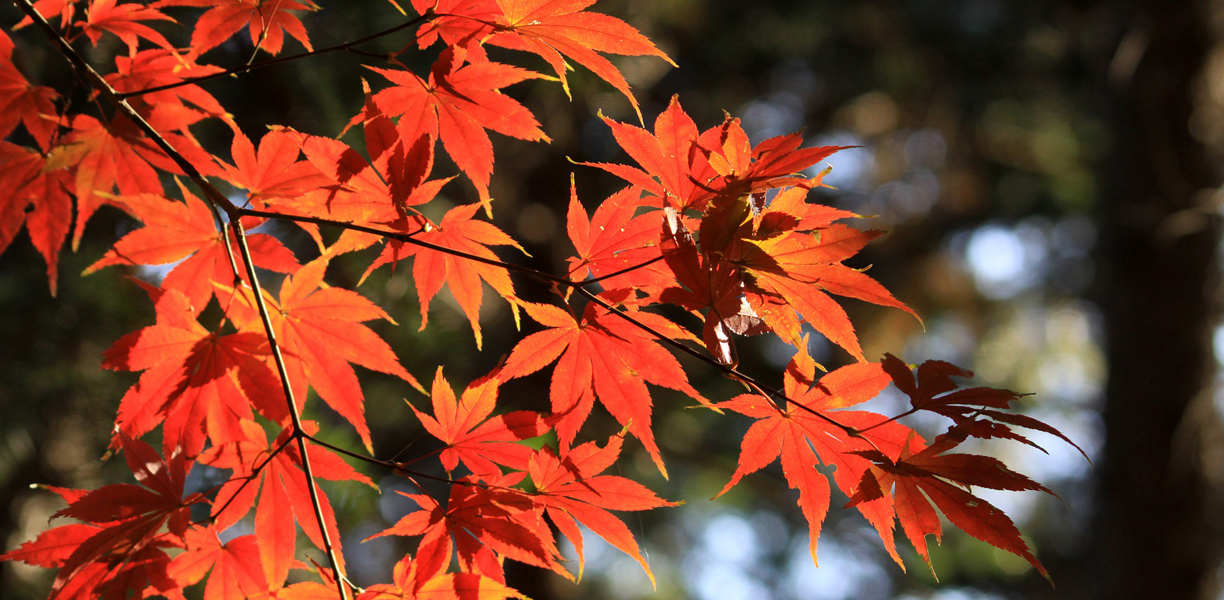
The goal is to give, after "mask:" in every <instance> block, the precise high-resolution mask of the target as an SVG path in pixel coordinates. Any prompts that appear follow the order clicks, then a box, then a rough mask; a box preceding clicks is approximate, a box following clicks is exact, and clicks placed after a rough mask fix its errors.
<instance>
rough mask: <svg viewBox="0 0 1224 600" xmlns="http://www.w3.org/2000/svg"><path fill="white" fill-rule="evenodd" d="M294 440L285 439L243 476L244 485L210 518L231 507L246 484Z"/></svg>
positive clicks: (214, 517)
mask: <svg viewBox="0 0 1224 600" xmlns="http://www.w3.org/2000/svg"><path fill="white" fill-rule="evenodd" d="M292 441H293V438H291V437H290V438H286V439H285V441H283V442H281V443H280V445H279V446H277V447H276V449H275V450H273V451H272V452H270V453H269V454H268V456H267V458H265V459H264V460H263V462H261V463H259V464H258V465H255V468H254V469H252V470H251V472H250V473H248V474H247V475H245V476H243V479H244V480H245V481H243V482H242V485H240V486H238V489H237V490H235V491H234V493H233V494H231V495H230V497H229V499H228V500H226V501H225V504H222V505H221V508H218V509H217V510H216V511H215V513H214V514H212V515H209V517H208V520H210V521H215V520H216V519H217V517H218V516H219V515H220V514H221V513H223V512H225V509H227V508H229V505H230V504H233V503H234V499H235V498H237V497H238V494H241V493H242V490H244V489H246V486H247V485H249V484H250V483H251V482H252V481H254V480H255V478H256V477H258V476H259V474H260V473H261V472H263V470H264V467H266V466H268V463H270V462H272V459H274V458H276V455H277V454H280V453H281V451H282V450H284V449H285V447H286V446H288V445H289V443H290V442H292ZM230 481H233V479H230ZM226 483H229V481H227V482H226ZM222 485H224V484H222Z"/></svg>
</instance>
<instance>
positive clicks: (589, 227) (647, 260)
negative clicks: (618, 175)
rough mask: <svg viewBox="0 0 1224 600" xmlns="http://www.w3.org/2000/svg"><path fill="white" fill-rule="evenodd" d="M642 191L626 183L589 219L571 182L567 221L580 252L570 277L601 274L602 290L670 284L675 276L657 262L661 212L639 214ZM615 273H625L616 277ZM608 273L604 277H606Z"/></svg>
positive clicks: (655, 286) (596, 276)
mask: <svg viewBox="0 0 1224 600" xmlns="http://www.w3.org/2000/svg"><path fill="white" fill-rule="evenodd" d="M641 195H642V192H641V190H640V189H638V188H636V187H627V188H625V189H623V190H621V191H619V192H617V193H615V194H613V195H612V196H610V197H608V199H606V200H604V201H603V202H602V203H600V205H599V208H597V209H595V214H594V215H592V216H591V217H589V218H588V217H587V212H586V209H585V208H583V206H582V202H580V201H579V200H578V191H577V189H576V188H575V187H574V185H573V181H572V178H571V182H570V203H569V213H568V219H567V225H566V232H567V233H568V234H569V239H570V242H572V243H573V244H574V249H575V250H577V256H574V257H572V258H570V259H569V278H570V279H572V280H575V281H581V280H583V279H586V277H587V276H588V274H589V275H590V276H592V277H595V278H600V285H602V286H603V287H604V289H608V290H614V289H619V288H636V289H644V290H650V289H657V288H662V287H665V286H666V282H667V281H668V280H669V279H670V277H671V274H670V273H669V272H668V270H667V267H666V266H665V265H660V264H658V262H654V263H653V264H652V261H657V260H658V259H659V258H660V256H661V254H660V252H659V229H660V227H661V226H662V221H661V216H662V213H660V212H658V211H650V212H647V213H645V214H640V215H639V214H636V212H637V209H638V208H639V207H640V206H641ZM616 273H621V274H619V275H616ZM605 277H606V279H604V278H605Z"/></svg>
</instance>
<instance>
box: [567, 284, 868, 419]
mask: <svg viewBox="0 0 1224 600" xmlns="http://www.w3.org/2000/svg"><path fill="white" fill-rule="evenodd" d="M575 289H577V290H578V293H579V294H581V295H583V296H585V297H586V298H587V299H588V300H590V301H591V302H594V303H595V304H598V305H599V306H601V307H603V308H604V310H607V311H609V312H611V313H614V314H616V315H617V316H619V317H620V318H622V319H624V320H626V321H628V322H630V323H632V324H633V325H635V326H636V327H637V328H638V329H641V330H642V331H645V332H647V333H649V334H650V335H653V336H654V337H655V338H656V339H658V340H659V341H660V342H662V343H664V344H667V345H668V346H671V347H672V348H675V349H677V350H680V351H681V352H684V353H685V354H688V355H689V356H692V357H694V358H696V359H697V360H700V361H701V362H704V363H706V364H709V365H711V366H713V367H714V368H716V369H718V370H720V371H722V372H723V374H724V375H726V376H728V377H730V378H732V379H735V380H737V381H742V382H744V383H746V384H748V385H749V386H751V387H755V388H757V389H758V391H760V392H764V395H765V397H767V398H771V397H776V398H779V399H781V400H782V401H784V402H786V403H788V404H790V405H792V406H797V407H799V408H800V409H801V410H803V411H806V412H808V413H810V414H812V415H813V416H815V417H818V418H820V419H822V420H824V421H826V422H828V423H829V424H830V425H833V426H834V427H837V428H838V429H841V430H842V431H844V432H846V434H847V435H850V436H854V437H859V431H858V430H857V429H855V428H854V427H851V426H849V425H844V424H842V423H840V422H838V421H836V420H834V419H833V418H832V417H829V416H828V415H825V414H823V413H821V412H819V411H817V410H816V409H814V408H811V407H810V406H807V405H806V404H803V403H801V402H798V401H795V400H791V399H790V398H789V397H787V395H786V394H783V393H782V392H780V391H778V390H776V389H774V388H772V387H770V386H768V385H765V384H764V383H761V382H760V381H757V380H756V378H754V377H752V376H750V375H745V374H743V373H741V372H739V371H737V370H736V369H735V367H732V366H731V365H725V364H723V363H720V362H718V361H717V360H714V358H712V357H710V356H706V355H705V354H702V353H701V352H699V351H697V350H694V349H693V348H690V347H688V346H686V345H684V344H682V343H680V342H678V341H676V340H674V339H672V338H671V337H670V336H668V335H666V334H664V333H662V332H660V331H658V330H656V329H655V328H653V327H651V326H649V325H647V324H645V323H643V322H641V321H639V320H637V319H635V318H633V316H632V315H630V314H629V313H627V312H625V311H623V310H621V309H619V308H616V307H615V306H613V305H611V304H609V303H608V302H607V301H606V300H604V299H603V298H600V297H599V296H597V295H595V294H594V293H592V292H591V291H589V290H587V289H586V288H582V287H578V288H575Z"/></svg>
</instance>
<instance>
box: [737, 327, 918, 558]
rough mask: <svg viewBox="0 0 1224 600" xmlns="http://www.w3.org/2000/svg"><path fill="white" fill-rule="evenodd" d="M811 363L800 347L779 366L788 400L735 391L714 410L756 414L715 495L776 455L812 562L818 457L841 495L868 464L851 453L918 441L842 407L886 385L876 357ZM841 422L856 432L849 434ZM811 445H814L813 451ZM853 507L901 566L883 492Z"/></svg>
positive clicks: (854, 486)
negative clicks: (820, 367)
mask: <svg viewBox="0 0 1224 600" xmlns="http://www.w3.org/2000/svg"><path fill="white" fill-rule="evenodd" d="M814 374H815V363H814V362H813V361H812V359H811V357H810V356H808V354H807V351H806V344H804V345H803V346H801V349H800V352H799V353H798V354H796V355H795V357H794V359H792V361H791V363H790V365H789V366H788V367H787V369H786V372H785V376H784V387H783V390H784V392H785V394H786V397H787V398H789V399H790V402H788V403H786V404H785V405H784V406H777V405H775V404H774V403H773V401H772V400H770V399H767V398H765V397H763V396H761V395H758V394H743V395H740V396H737V397H735V398H732V399H731V400H728V401H726V402H720V403H718V406H719V407H720V408H726V409H730V410H732V411H735V412H738V413H740V414H743V415H745V416H749V417H752V418H755V419H757V421H756V422H755V423H753V424H752V426H751V427H749V428H748V433H747V434H745V436H744V441H743V443H742V444H741V447H740V457H739V464H738V466H737V467H736V470H735V474H734V475H732V476H731V480H730V481H728V482H727V485H726V486H725V487H723V489H722V491H720V492H719V493H718V495H717V496H715V497H716V498H717V497H718V496H721V495H723V494H725V493H727V491H729V490H730V489H731V488H732V487H734V486H735V484H736V483H739V481H740V479H741V478H742V477H744V476H745V475H747V474H749V473H753V472H755V471H758V470H760V469H763V468H764V467H766V466H767V465H769V464H770V463H772V462H774V460H776V459H778V458H779V457H781V462H782V471H783V473H784V474H785V476H786V482H787V484H788V485H790V487H791V488H793V489H796V490H799V508H800V509H801V510H802V512H803V516H804V517H805V518H806V519H807V521H808V526H809V529H810V536H811V539H810V545H809V548H810V550H811V554H812V561H813V562H815V561H816V543H817V540H818V539H819V537H820V527H821V524H822V523H823V522H824V518H825V515H826V514H827V513H828V510H829V482H828V479H827V478H826V477H825V476H824V475H823V474H822V473H820V472H819V471H817V470H816V465H817V463H818V462H820V463H824V464H826V465H832V466H835V467H836V470H835V471H834V472H833V480H834V482H836V484H837V487H838V488H840V489H841V491H842V492H843V493H845V494H847V495H853V494H854V493H855V492H856V491H857V490H858V488H859V481H860V479H861V478H862V476H863V473H864V472H865V471H866V470H867V469H869V468H871V467H872V464H873V463H872V462H871V461H870V460H867V459H865V458H864V457H862V456H859V455H858V454H855V452H856V451H861V450H873V451H875V449H876V448H879V449H880V450H883V451H885V452H888V454H889V455H890V456H894V457H895V456H899V455H900V453H901V452H902V449H903V448H904V447H907V446H911V445H916V446H918V447H919V448H921V446H922V442H921V440H920V439H919V438H917V436H916V435H915V434H914V433H913V431H912V430H910V429H909V428H908V427H906V426H904V425H901V424H900V423H897V422H896V421H893V420H890V419H886V418H885V417H884V416H883V415H880V414H877V413H874V412H869V411H861V410H844V409H845V408H847V407H850V406H854V405H857V404H861V403H863V402H866V401H867V400H870V399H872V398H874V397H875V396H876V395H878V394H879V393H880V391H881V390H883V389H884V388H885V387H886V386H887V385H888V383H889V377H888V375H887V374H886V373H885V372H884V370H883V369H882V368H881V367H880V365H879V364H878V363H855V364H851V365H848V366H845V367H842V368H840V369H837V370H836V371H832V372H830V373H828V374H826V375H825V376H823V377H821V378H820V379H819V380H818V381H817V380H815V378H814ZM846 428H851V429H852V430H858V431H864V430H865V431H864V433H862V434H861V435H857V436H851V435H850V434H849V433H848V431H847V429H846ZM813 449H814V451H813ZM874 500H875V501H873V502H869V503H863V504H860V505H859V511H860V512H862V513H863V516H865V517H867V520H868V521H870V522H871V524H872V525H873V526H875V528H876V530H877V531H878V532H879V533H880V537H881V538H883V540H884V547H885V549H887V550H888V552H889V554H890V555H891V556H892V557H893V560H895V561H897V563H898V564H901V559H900V557H899V556H898V555H897V553H896V549H895V547H894V543H893V531H892V515H893V513H892V507H891V505H890V503H889V502H888V499H887V498H875V499H874Z"/></svg>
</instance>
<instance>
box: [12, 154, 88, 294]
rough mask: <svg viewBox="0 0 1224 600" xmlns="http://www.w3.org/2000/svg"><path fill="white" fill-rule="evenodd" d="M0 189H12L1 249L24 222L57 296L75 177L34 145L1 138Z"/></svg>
mask: <svg viewBox="0 0 1224 600" xmlns="http://www.w3.org/2000/svg"><path fill="white" fill-rule="evenodd" d="M0 189H4V190H10V191H11V193H8V194H6V198H5V199H4V200H3V201H2V202H0V253H3V252H4V250H5V249H7V248H8V246H9V244H11V243H12V242H13V239H14V238H16V237H17V234H18V233H19V232H20V231H21V227H22V225H24V226H25V228H26V230H27V231H28V232H29V234H30V241H31V242H33V244H34V247H35V248H37V249H38V252H39V253H40V254H42V256H43V259H44V260H46V261H47V282H48V284H49V285H50V288H51V295H52V296H54V295H55V292H56V281H57V279H58V273H57V271H58V265H59V251H60V248H61V247H62V246H63V245H64V239H65V238H66V237H67V236H68V229H69V227H71V224H72V198H71V197H70V196H69V191H70V190H71V189H72V178H71V177H70V176H69V174H68V172H67V171H64V170H62V169H56V168H55V166H54V164H53V163H49V162H48V161H47V160H46V159H45V158H43V156H41V155H40V154H38V153H37V152H35V151H33V150H31V149H28V148H22V147H21V146H16V145H13V144H10V143H8V142H0Z"/></svg>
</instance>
